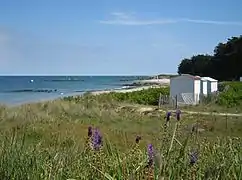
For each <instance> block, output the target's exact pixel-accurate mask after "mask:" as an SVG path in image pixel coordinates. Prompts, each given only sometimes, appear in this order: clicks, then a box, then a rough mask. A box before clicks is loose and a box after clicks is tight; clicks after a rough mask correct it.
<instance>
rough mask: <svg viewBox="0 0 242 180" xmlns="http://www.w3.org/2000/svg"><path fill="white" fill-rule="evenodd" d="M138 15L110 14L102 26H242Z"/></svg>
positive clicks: (236, 23)
mask: <svg viewBox="0 0 242 180" xmlns="http://www.w3.org/2000/svg"><path fill="white" fill-rule="evenodd" d="M135 14H136V13H125V12H113V13H110V15H111V17H112V18H111V19H108V20H99V23H101V24H109V25H130V26H145V25H162V24H172V23H197V24H211V25H233V26H242V22H236V21H216V20H202V19H190V18H177V19H173V18H156V19H140V18H137V17H136V16H134V15H135Z"/></svg>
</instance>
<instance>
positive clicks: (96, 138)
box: [92, 129, 102, 150]
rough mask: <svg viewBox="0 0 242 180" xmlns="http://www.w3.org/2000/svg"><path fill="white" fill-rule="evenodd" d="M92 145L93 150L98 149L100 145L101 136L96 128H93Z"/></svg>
mask: <svg viewBox="0 0 242 180" xmlns="http://www.w3.org/2000/svg"><path fill="white" fill-rule="evenodd" d="M92 146H93V149H95V150H99V149H100V147H101V146H102V136H101V134H100V132H99V130H98V129H95V130H94V134H93V137H92Z"/></svg>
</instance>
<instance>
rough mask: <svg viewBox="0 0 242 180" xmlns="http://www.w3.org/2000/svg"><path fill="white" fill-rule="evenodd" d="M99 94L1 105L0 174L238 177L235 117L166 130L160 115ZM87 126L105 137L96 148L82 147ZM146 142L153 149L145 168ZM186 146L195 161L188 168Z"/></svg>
mask: <svg viewBox="0 0 242 180" xmlns="http://www.w3.org/2000/svg"><path fill="white" fill-rule="evenodd" d="M101 96H102V95H101ZM101 96H99V97H97V96H96V97H94V96H86V97H84V98H79V99H78V101H64V100H55V101H50V102H45V103H37V104H30V105H23V106H20V107H14V108H6V107H2V108H0V119H1V121H0V132H1V136H0V143H1V147H0V155H1V156H0V179H3V180H4V179H68V178H70V179H71V178H73V179H125V180H126V179H142V178H144V179H148V178H150V179H152V178H154V179H161V178H165V179H194V178H195V177H196V178H195V179H204V178H205V176H208V177H211V179H216V178H219V179H240V178H241V173H242V169H241V168H242V166H241V160H240V158H241V153H242V151H241V148H240V144H241V140H240V136H241V135H242V121H241V118H238V117H215V116H202V115H184V116H183V117H182V120H181V122H179V123H176V121H175V120H172V121H171V124H170V126H169V128H168V129H166V130H165V129H164V126H163V125H164V114H161V113H160V112H158V111H154V112H152V113H148V114H144V113H141V112H140V111H139V110H137V107H138V106H136V108H133V106H127V104H125V105H124V104H120V103H117V102H115V101H112V100H110V99H108V100H105V99H103V98H102V97H101ZM90 125H91V126H94V127H98V128H99V129H100V131H101V132H102V135H103V136H104V146H103V149H102V150H101V151H100V152H92V151H87V150H86V149H85V142H86V138H87V127H88V126H90ZM194 127H195V128H194ZM192 129H193V130H195V131H194V132H193V133H191V130H192ZM174 130H175V131H174ZM137 135H140V136H141V137H142V140H141V142H140V144H139V146H138V147H137V146H136V144H135V137H136V136H137ZM149 143H152V144H153V145H154V148H155V150H156V156H155V167H154V168H151V173H148V171H147V169H146V168H145V165H146V164H147V162H146V161H147V156H146V147H147V144H149ZM193 149H196V150H197V151H198V152H199V159H198V161H197V163H196V164H195V165H194V166H190V165H189V156H188V155H187V154H188V153H189V152H190V151H192V150H193ZM207 179H209V178H207Z"/></svg>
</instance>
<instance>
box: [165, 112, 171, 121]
mask: <svg viewBox="0 0 242 180" xmlns="http://www.w3.org/2000/svg"><path fill="white" fill-rule="evenodd" d="M170 118H171V112H170V111H168V112H167V113H166V116H165V119H166V121H167V122H168V121H170Z"/></svg>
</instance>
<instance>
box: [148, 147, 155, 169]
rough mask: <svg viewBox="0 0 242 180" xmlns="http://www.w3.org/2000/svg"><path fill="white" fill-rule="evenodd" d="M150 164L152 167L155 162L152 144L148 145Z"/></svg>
mask: <svg viewBox="0 0 242 180" xmlns="http://www.w3.org/2000/svg"><path fill="white" fill-rule="evenodd" d="M147 151H148V166H149V167H151V166H152V165H153V163H154V149H153V146H152V144H149V145H148V149H147Z"/></svg>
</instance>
